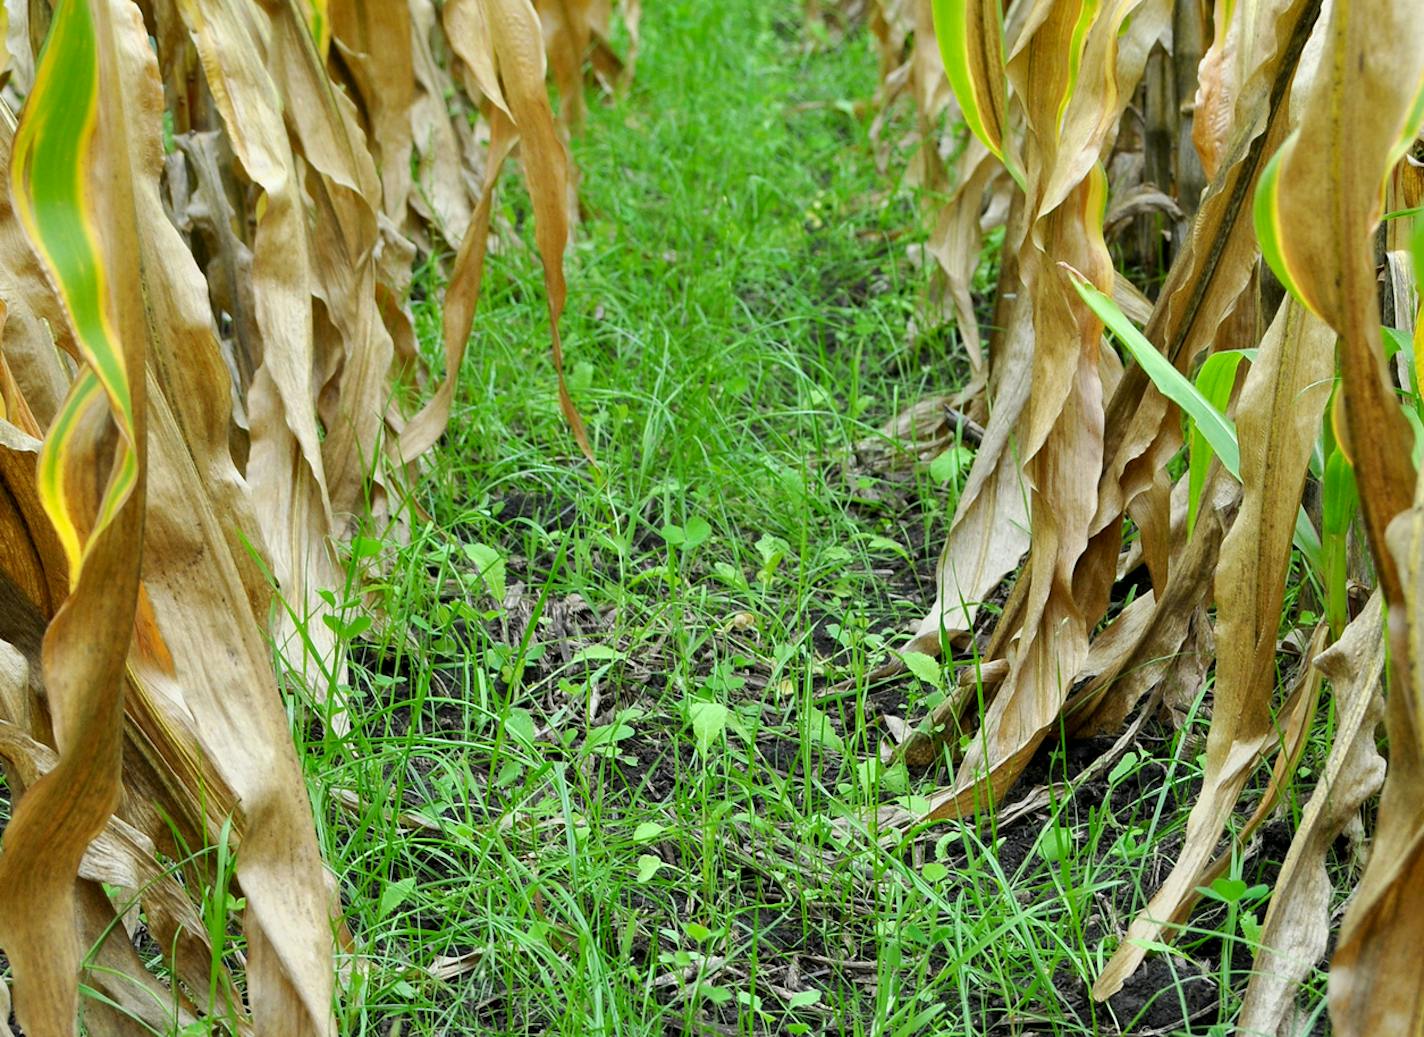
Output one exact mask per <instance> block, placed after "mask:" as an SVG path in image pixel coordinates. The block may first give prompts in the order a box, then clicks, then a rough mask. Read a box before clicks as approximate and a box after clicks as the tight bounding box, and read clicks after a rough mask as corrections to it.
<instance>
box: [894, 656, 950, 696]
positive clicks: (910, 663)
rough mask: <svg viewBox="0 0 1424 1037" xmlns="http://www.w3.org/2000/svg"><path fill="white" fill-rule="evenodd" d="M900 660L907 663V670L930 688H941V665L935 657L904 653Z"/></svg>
mask: <svg viewBox="0 0 1424 1037" xmlns="http://www.w3.org/2000/svg"><path fill="white" fill-rule="evenodd" d="M900 658H901V659H902V660H903V661H904V663H905V669H907V670H909V671H910V672H911V673H913V674H914V675H915V676H916V677H918V678H919V679H920V680H922V681H924V682H925V683H926V684H928V685H929V686H930V687H932V688H937V687H939V683H940V676H941V673H940V665H939V662H938V660H936V659H935V658H934V656H932V655H926V654H925V653H924V652H903V653H901V655H900Z"/></svg>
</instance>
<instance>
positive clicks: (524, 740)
mask: <svg viewBox="0 0 1424 1037" xmlns="http://www.w3.org/2000/svg"><path fill="white" fill-rule="evenodd" d="M504 731H505V734H507V735H509V737H510V738H512V739H514V740H515V741H516V742H518V743H520V744H521V745H523V746H525V747H526V748H529V749H532V748H533V747H534V732H535V728H534V718H533V717H532V716H530V715H529V711H528V710H527V709H519V708H517V707H516V708H514V709H511V710H510V711H509V715H508V716H506V717H505V718H504Z"/></svg>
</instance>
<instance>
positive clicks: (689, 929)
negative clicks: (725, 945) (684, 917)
mask: <svg viewBox="0 0 1424 1037" xmlns="http://www.w3.org/2000/svg"><path fill="white" fill-rule="evenodd" d="M682 930H683V932H685V933H687V935H688V937H689V938H691V939H692V940H693V941H694V942H696V943H702V942H703V941H704V940H706V939H707V938H708V937H710V936H711V935H712V930H711V929H708V928H707V927H706V926H705V925H702V924H701V923H699V922H688V923H686V924H685V925H684V926H683V927H682Z"/></svg>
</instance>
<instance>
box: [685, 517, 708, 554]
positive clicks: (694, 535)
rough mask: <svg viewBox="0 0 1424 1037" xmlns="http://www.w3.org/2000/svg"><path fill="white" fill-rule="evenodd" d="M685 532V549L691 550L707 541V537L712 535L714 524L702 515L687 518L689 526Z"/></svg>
mask: <svg viewBox="0 0 1424 1037" xmlns="http://www.w3.org/2000/svg"><path fill="white" fill-rule="evenodd" d="M684 532H685V535H686V542H685V544H684V549H685V550H688V551H691V550H693V549H695V548H697V547H700V546H701V545H702V544H705V543H706V542H707V538H708V537H710V536H711V535H712V526H711V525H710V524H709V523H708V521H707V520H706V519H705V518H702V517H701V516H700V515H698V516H693V517H692V518H690V519H688V520H687V528H686V530H685V531H684Z"/></svg>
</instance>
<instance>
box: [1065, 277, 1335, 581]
mask: <svg viewBox="0 0 1424 1037" xmlns="http://www.w3.org/2000/svg"><path fill="white" fill-rule="evenodd" d="M1067 269H1068V272H1069V273H1070V274H1071V275H1072V277H1071V280H1072V282H1073V287H1074V288H1076V289H1077V290H1078V295H1079V296H1080V297H1081V298H1082V299H1083V301H1084V302H1085V303H1087V304H1088V307H1089V308H1090V309H1091V310H1092V311H1093V312H1094V313H1095V314H1097V315H1098V319H1099V320H1101V321H1102V322H1103V324H1104V325H1106V326H1107V328H1108V330H1110V331H1111V332H1112V333H1113V335H1114V336H1116V337H1117V339H1118V341H1119V342H1121V343H1122V344H1123V345H1124V346H1125V347H1126V348H1127V351H1128V352H1129V353H1131V354H1132V356H1133V358H1134V359H1135V360H1136V361H1137V362H1138V364H1140V365H1141V366H1142V369H1143V371H1145V372H1146V373H1147V376H1148V377H1149V378H1151V379H1152V383H1153V384H1154V385H1156V386H1157V390H1158V392H1160V393H1161V394H1162V395H1163V396H1165V397H1167V399H1169V400H1171V401H1172V402H1173V403H1175V404H1176V405H1177V406H1178V407H1181V408H1182V410H1183V411H1185V412H1186V414H1187V416H1188V417H1189V418H1191V419H1192V422H1193V423H1194V425H1195V427H1196V428H1197V429H1198V430H1200V432H1201V433H1202V436H1203V437H1204V438H1205V440H1206V442H1207V443H1208V444H1210V446H1211V449H1212V450H1213V451H1215V452H1216V456H1217V457H1219V458H1220V459H1221V465H1222V467H1223V468H1225V469H1226V470H1227V471H1228V472H1230V473H1231V475H1232V476H1233V477H1234V478H1236V479H1237V480H1240V478H1241V450H1240V448H1239V447H1238V446H1237V440H1236V426H1235V424H1234V423H1233V422H1232V420H1231V419H1230V418H1228V417H1227V416H1226V415H1225V414H1222V413H1221V412H1220V411H1218V410H1217V409H1216V408H1215V407H1213V406H1212V405H1211V403H1210V402H1209V401H1208V400H1207V399H1206V397H1204V396H1203V395H1202V394H1201V393H1200V392H1199V391H1198V390H1197V387H1196V386H1195V385H1193V384H1192V383H1191V382H1190V381H1188V380H1187V377H1186V376H1185V375H1183V374H1182V372H1180V371H1178V370H1177V369H1176V368H1175V367H1173V366H1172V363H1171V361H1169V360H1168V359H1167V358H1166V357H1164V356H1163V355H1162V354H1161V353H1160V352H1158V351H1157V348H1156V347H1155V346H1153V345H1152V343H1151V342H1149V341H1148V340H1147V337H1146V336H1145V335H1143V334H1142V332H1140V331H1138V330H1137V328H1136V327H1135V326H1134V325H1133V323H1132V321H1130V320H1128V318H1127V315H1126V314H1125V313H1123V312H1122V310H1120V309H1118V306H1117V303H1115V302H1113V301H1112V299H1111V298H1109V297H1108V296H1106V295H1104V294H1103V293H1102V292H1100V291H1098V290H1097V288H1095V287H1093V286H1092V285H1091V284H1089V283H1088V282H1087V281H1086V280H1085V279H1084V278H1083V276H1082V275H1081V274H1080V273H1078V271H1076V270H1074V269H1073V268H1072V267H1067ZM1295 545H1296V547H1297V548H1299V549H1300V553H1301V554H1302V555H1304V556H1305V559H1306V562H1307V563H1308V564H1309V565H1310V567H1311V568H1312V569H1314V570H1315V571H1316V572H1321V571H1322V566H1323V564H1324V556H1323V554H1322V553H1321V549H1320V535H1319V534H1318V533H1316V531H1315V526H1314V525H1312V524H1311V521H1310V516H1308V515H1307V514H1306V513H1305V509H1304V508H1302V509H1301V510H1300V512H1299V514H1297V515H1296V520H1295Z"/></svg>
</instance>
